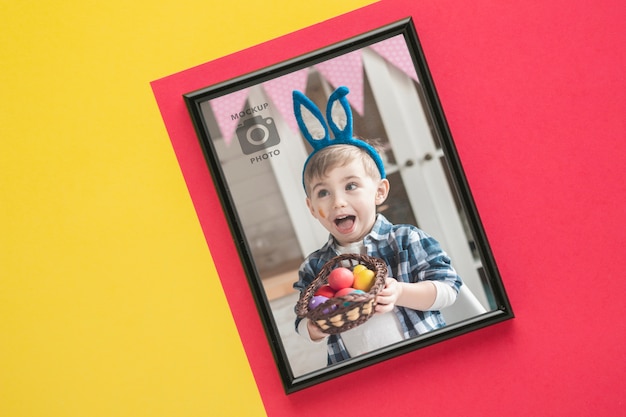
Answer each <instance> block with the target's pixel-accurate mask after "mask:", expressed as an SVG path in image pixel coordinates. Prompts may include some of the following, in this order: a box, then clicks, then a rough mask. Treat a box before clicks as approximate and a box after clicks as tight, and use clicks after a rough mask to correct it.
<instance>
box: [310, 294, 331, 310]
mask: <svg viewBox="0 0 626 417" xmlns="http://www.w3.org/2000/svg"><path fill="white" fill-rule="evenodd" d="M327 300H328V297H324V296H323V295H316V296H314V297H313V298H311V300H309V310H313V309H315V308H316V307H318V306H319V305H321V304H323V303H324V302H326V301H327Z"/></svg>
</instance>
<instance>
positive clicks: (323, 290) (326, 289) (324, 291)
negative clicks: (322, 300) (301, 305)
mask: <svg viewBox="0 0 626 417" xmlns="http://www.w3.org/2000/svg"><path fill="white" fill-rule="evenodd" d="M313 295H323V296H324V297H327V298H333V297H334V296H335V290H333V289H332V288H331V287H330V285H328V284H325V285H322V286H321V287H319V288H318V289H317V291H315V293H314V294H313Z"/></svg>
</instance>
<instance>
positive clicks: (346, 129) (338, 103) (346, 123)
mask: <svg viewBox="0 0 626 417" xmlns="http://www.w3.org/2000/svg"><path fill="white" fill-rule="evenodd" d="M349 92H350V91H349V90H348V88H347V87H343V86H342V87H339V88H337V89H336V90H335V91H334V92H333V93H332V94H331V95H330V97H329V98H328V105H327V107H326V118H327V119H328V124H329V125H330V129H331V130H332V131H333V134H334V135H335V138H336V139H343V140H350V139H352V110H351V109H350V103H349V102H348V99H347V98H346V95H347V94H348V93H349Z"/></svg>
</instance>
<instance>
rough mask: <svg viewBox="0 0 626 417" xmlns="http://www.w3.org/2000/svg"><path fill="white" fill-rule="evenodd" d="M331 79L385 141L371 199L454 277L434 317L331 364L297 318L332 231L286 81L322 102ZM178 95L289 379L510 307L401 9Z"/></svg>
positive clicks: (413, 344) (324, 371) (359, 360)
mask: <svg viewBox="0 0 626 417" xmlns="http://www.w3.org/2000/svg"><path fill="white" fill-rule="evenodd" d="M341 85H345V86H348V88H349V90H350V94H349V96H348V100H349V103H350V108H351V112H352V115H353V122H354V134H355V135H358V136H361V137H368V138H377V139H379V140H380V141H381V143H382V149H383V151H382V152H381V154H382V156H383V160H384V165H385V169H386V171H387V178H388V179H389V182H390V184H391V185H390V190H391V191H390V194H389V197H388V199H387V201H386V202H385V203H384V204H383V205H382V206H381V207H379V209H380V210H381V212H382V213H383V214H384V215H385V216H386V217H388V218H389V220H390V221H391V222H392V223H404V224H411V225H414V226H416V227H418V228H420V229H422V230H424V231H426V232H427V233H428V234H430V235H432V236H434V237H435V238H436V239H437V240H438V241H439V242H440V243H441V246H442V248H443V249H444V250H445V251H446V253H447V254H448V255H449V256H450V258H451V259H452V265H453V266H454V267H455V269H456V270H457V272H458V273H459V275H460V276H461V277H462V279H463V282H464V285H463V286H462V287H461V288H462V290H461V292H460V293H459V296H458V298H457V301H456V302H455V303H454V305H453V306H451V307H447V308H446V309H444V310H443V311H442V314H443V316H444V317H445V319H446V325H445V326H444V327H443V328H440V329H437V330H432V331H429V332H426V333H423V334H420V335H418V336H415V337H411V338H408V339H404V340H401V341H399V342H394V343H391V344H389V345H387V346H383V347H380V348H377V349H376V350H374V351H371V352H367V353H363V354H360V355H358V356H356V357H353V358H350V359H348V360H345V361H341V362H340V363H335V364H332V365H328V364H327V354H326V347H325V343H311V342H309V341H307V340H305V338H303V337H301V336H300V335H298V334H297V332H296V329H295V318H296V316H295V311H294V309H295V304H296V302H297V300H298V299H299V297H300V294H299V292H298V291H296V290H294V289H293V283H294V282H296V281H297V280H298V269H299V268H300V265H301V264H302V262H303V261H304V260H305V258H306V257H307V256H308V254H310V253H311V252H313V251H314V250H316V249H318V248H319V247H321V246H322V245H324V244H325V243H326V242H327V241H328V239H329V236H328V231H326V230H325V229H324V228H323V227H322V226H321V225H320V224H319V223H318V222H317V220H316V219H315V218H314V217H313V216H312V215H311V213H310V211H309V208H308V207H307V205H306V204H305V197H306V195H305V192H304V190H303V187H302V167H303V164H304V162H305V160H306V158H307V156H308V155H309V153H310V152H311V148H310V146H309V145H308V144H307V142H306V140H305V139H304V138H303V136H302V134H301V132H300V130H299V128H298V125H297V122H296V120H295V118H294V116H293V102H292V92H293V91H294V90H301V91H303V92H304V93H305V94H306V95H307V97H310V99H311V100H312V101H313V102H315V103H316V104H317V105H318V106H319V108H320V109H324V108H325V106H326V103H327V101H328V97H329V95H330V93H331V92H332V91H333V90H334V89H336V88H337V87H339V86H341ZM183 97H184V100H185V103H186V105H187V108H188V111H189V115H190V117H191V120H192V123H193V126H194V128H195V131H196V134H197V137H198V140H199V142H200V144H201V147H202V150H203V152H204V158H205V161H206V164H207V166H208V168H209V171H210V173H211V176H212V180H213V182H214V185H215V188H216V190H217V194H218V196H219V199H220V203H221V208H222V210H223V212H224V214H225V217H226V219H227V221H228V225H229V227H230V233H231V235H232V236H231V237H232V240H233V242H234V243H235V246H236V248H237V252H238V256H239V259H238V260H236V261H238V262H240V263H241V265H242V267H243V269H244V271H245V273H246V277H247V280H248V284H249V288H250V291H251V293H252V296H253V298H254V300H255V303H256V307H257V310H258V313H259V317H260V319H261V321H262V323H263V326H264V330H265V333H266V335H267V341H268V343H269V346H270V348H271V351H272V353H273V356H274V361H275V362H276V365H277V369H278V372H279V374H280V378H281V380H282V383H283V386H284V389H285V392H286V393H292V392H295V391H298V390H301V389H304V388H307V387H309V386H312V385H314V384H318V383H321V382H324V381H327V380H329V379H331V378H335V377H338V376H340V375H343V374H346V373H348V372H352V371H355V370H358V369H360V368H362V367H365V366H369V365H372V364H375V363H379V362H381V361H383V360H387V359H391V358H393V357H396V356H398V355H401V354H405V353H408V352H411V351H414V350H416V349H420V348H423V347H426V346H428V345H431V344H433V343H438V342H442V341H445V340H447V339H450V338H452V337H456V336H460V335H462V334H465V333H467V332H471V331H475V330H478V329H480V328H483V327H486V326H490V325H493V324H496V323H498V322H501V321H504V320H507V319H510V318H512V317H513V312H512V308H511V305H510V303H509V301H508V297H507V294H506V291H505V289H504V286H503V283H502V280H501V277H500V275H499V271H498V268H497V265H496V262H495V259H494V257H493V254H492V252H491V249H490V246H489V242H488V240H487V237H486V235H485V232H484V229H483V227H482V223H481V220H480V216H479V213H478V210H477V208H476V206H475V203H474V200H473V198H472V194H471V190H470V187H469V184H468V182H467V180H466V177H465V174H464V172H463V166H462V164H461V161H460V159H459V156H458V154H457V151H456V148H455V144H454V140H453V138H452V135H451V133H450V131H449V129H448V126H447V123H446V118H445V115H444V112H443V109H442V107H441V104H440V102H439V99H438V96H437V93H436V89H435V85H434V83H433V80H432V79H431V77H430V73H429V70H428V66H427V63H426V59H425V56H424V53H423V51H422V48H421V45H420V42H419V38H418V36H417V32H416V30H415V27H414V25H413V22H412V20H411V19H410V18H406V19H402V20H400V21H397V22H392V23H390V24H388V25H385V26H382V27H378V28H374V29H372V30H369V31H367V32H366V33H363V34H361V35H358V36H355V37H351V38H349V39H345V40H344V41H342V42H339V43H335V44H332V45H329V46H327V47H325V48H321V49H318V50H315V51H313V52H310V53H308V54H305V55H301V56H297V57H294V58H292V59H290V60H287V61H283V62H278V63H276V64H274V65H272V66H270V67H267V68H263V69H261V70H258V71H255V72H252V73H249V74H247V75H243V76H239V77H236V78H233V79H231V80H229V81H225V82H221V83H218V84H214V85H207V86H206V87H203V88H201V89H197V90H194V91H190V92H188V93H186V94H184V95H183ZM425 196H426V198H425Z"/></svg>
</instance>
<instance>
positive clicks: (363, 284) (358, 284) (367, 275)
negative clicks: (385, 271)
mask: <svg viewBox="0 0 626 417" xmlns="http://www.w3.org/2000/svg"><path fill="white" fill-rule="evenodd" d="M375 281H376V274H375V273H374V271H372V270H370V269H367V268H365V269H361V270H359V271H358V272H355V273H354V283H353V284H352V286H353V287H354V288H356V289H358V290H363V291H369V290H370V288H372V285H374V282H375Z"/></svg>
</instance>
